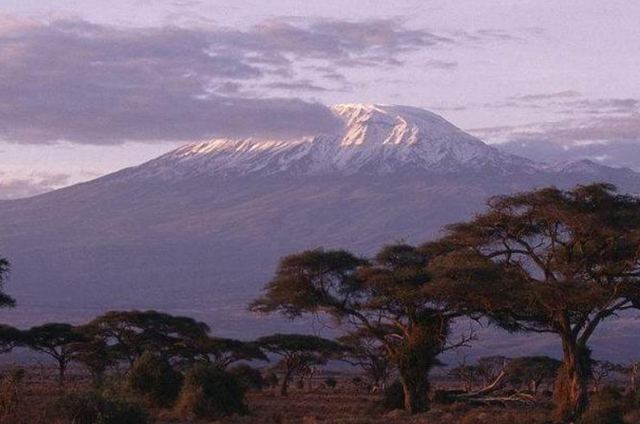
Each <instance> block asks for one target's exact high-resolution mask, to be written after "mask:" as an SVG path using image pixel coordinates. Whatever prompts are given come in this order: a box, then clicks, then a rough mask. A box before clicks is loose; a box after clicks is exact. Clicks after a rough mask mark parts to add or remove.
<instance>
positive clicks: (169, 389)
mask: <svg viewBox="0 0 640 424" xmlns="http://www.w3.org/2000/svg"><path fill="white" fill-rule="evenodd" d="M181 386H182V375H181V374H180V373H179V372H178V371H176V370H174V369H173V368H172V367H171V365H170V364H169V362H168V361H166V360H165V359H163V358H160V357H159V356H156V355H153V354H150V353H145V354H143V355H142V356H141V357H140V358H138V360H137V361H136V362H134V364H133V367H131V372H130V373H129V389H130V390H131V392H132V393H133V394H134V395H136V396H139V397H140V398H141V399H143V400H144V401H145V402H146V403H147V404H149V405H150V406H154V407H168V406H172V405H173V404H174V403H175V401H176V399H177V398H178V395H179V394H180V387H181Z"/></svg>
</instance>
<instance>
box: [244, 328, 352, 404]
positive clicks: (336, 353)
mask: <svg viewBox="0 0 640 424" xmlns="http://www.w3.org/2000/svg"><path fill="white" fill-rule="evenodd" d="M256 344H257V345H258V346H260V347H261V348H262V349H264V350H265V351H267V352H269V353H272V354H274V355H277V356H279V357H280V361H279V362H278V366H279V367H280V368H281V370H282V379H281V383H280V395H281V396H287V389H288V388H289V383H290V382H291V380H292V379H293V377H295V375H296V374H298V373H300V372H302V371H304V370H305V369H307V368H308V367H312V366H314V365H324V364H326V363H327V362H328V361H329V360H330V359H338V358H339V357H340V356H341V355H342V354H343V353H344V352H345V351H346V348H345V347H344V346H342V345H341V344H340V343H337V342H335V341H333V340H328V339H323V338H321V337H317V336H311V335H307V334H273V335H271V336H264V337H261V338H259V339H258V340H257V341H256Z"/></svg>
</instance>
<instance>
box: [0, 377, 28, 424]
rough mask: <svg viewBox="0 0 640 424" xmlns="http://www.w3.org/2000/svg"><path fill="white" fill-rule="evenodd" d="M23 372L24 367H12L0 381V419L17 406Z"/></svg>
mask: <svg viewBox="0 0 640 424" xmlns="http://www.w3.org/2000/svg"><path fill="white" fill-rule="evenodd" d="M24 374H25V372H24V369H22V368H12V369H10V370H9V371H7V373H6V374H5V375H4V376H3V378H2V383H0V419H5V418H7V417H8V416H9V415H11V414H12V413H13V412H15V410H16V408H17V407H18V403H19V400H20V388H21V386H22V380H23V379H24Z"/></svg>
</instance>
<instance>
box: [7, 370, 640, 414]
mask: <svg viewBox="0 0 640 424" xmlns="http://www.w3.org/2000/svg"><path fill="white" fill-rule="evenodd" d="M14 370H15V369H14ZM12 372H14V371H12V369H10V368H4V369H2V375H3V376H4V378H3V383H2V385H1V386H0V424H102V423H103V422H106V423H109V424H111V423H113V421H99V420H98V421H93V420H91V421H82V420H75V421H74V420H73V419H70V418H69V416H68V414H66V413H65V411H64V410H63V409H62V407H61V402H60V400H61V399H64V398H65V397H69V396H74V395H82V394H85V395H86V394H88V393H93V392H95V389H94V388H93V386H92V381H91V378H90V376H89V375H87V374H86V373H84V372H83V371H82V370H80V369H74V370H71V372H70V373H69V375H68V380H67V381H66V383H65V384H64V386H63V387H61V386H60V385H59V384H58V382H57V381H56V376H55V370H54V369H52V368H49V367H45V366H39V367H33V366H32V367H29V368H26V369H25V373H24V376H23V377H22V378H21V379H20V382H19V384H15V385H8V384H7V378H6V376H7V375H9V374H10V373H12ZM328 376H330V377H332V378H335V379H336V380H337V381H338V385H337V387H335V388H329V387H327V385H326V383H325V381H326V378H327V377H328ZM351 377H352V376H351V375H345V374H342V375H337V374H331V375H320V376H316V378H315V379H314V381H312V386H311V387H309V385H308V382H307V384H305V387H304V388H300V387H299V386H298V387H295V386H297V384H294V385H293V386H294V387H291V389H290V393H289V396H287V397H282V396H280V395H279V394H278V389H277V388H267V389H265V390H262V391H255V390H254V391H249V392H248V393H247V395H246V397H245V405H246V413H245V414H243V415H237V414H236V415H233V416H229V417H226V418H221V419H219V420H213V421H212V420H208V421H206V420H205V421H198V422H199V423H220V424H319V423H325V424H383V423H384V424H405V423H406V424H409V423H414V424H421V423H423V424H551V423H553V419H552V405H551V398H550V396H549V393H548V392H545V393H541V394H540V395H539V396H538V397H537V398H536V401H535V402H534V403H531V404H529V405H509V406H504V405H502V406H496V405H493V406H488V405H477V404H470V403H467V402H454V403H438V402H434V403H433V406H432V409H431V411H429V412H427V413H423V414H417V415H414V416H409V415H406V414H405V413H404V412H403V411H401V410H398V409H395V410H389V409H385V407H384V406H383V405H382V401H383V397H382V395H379V394H371V393H370V391H369V389H368V388H366V387H364V386H363V385H355V384H354V383H353V382H352V380H351ZM455 388H457V386H456V383H455V382H451V381H449V380H439V379H435V381H434V390H433V391H434V392H435V391H438V390H443V389H444V390H450V389H455ZM100 393H101V394H103V395H104V396H106V397H108V398H112V399H116V398H120V399H126V400H127V401H132V402H134V403H135V402H138V401H137V400H136V399H135V398H134V397H133V396H132V395H130V394H128V393H127V389H126V387H125V384H124V378H123V376H122V375H118V373H116V374H114V375H111V377H110V378H109V379H108V381H107V382H106V383H105V384H104V386H103V388H102V389H101V390H100ZM600 393H601V394H592V411H591V412H588V413H587V414H586V415H585V417H584V418H583V419H582V420H581V421H579V424H640V408H639V406H640V403H639V402H638V400H637V399H636V398H635V397H633V396H629V395H624V394H623V393H624V390H620V392H619V393H621V394H620V395H618V394H614V395H612V394H611V392H610V391H609V390H608V389H602V390H601V392H600ZM145 409H146V410H147V411H148V413H149V417H148V420H146V421H145V423H148V424H151V423H155V424H194V423H196V422H197V421H193V420H185V419H181V418H180V417H179V415H178V414H177V413H176V411H175V408H170V407H166V408H159V407H148V406H146V407H145ZM139 422H140V421H136V420H132V421H128V420H127V421H116V423H117V424H130V423H134V424H137V423H139Z"/></svg>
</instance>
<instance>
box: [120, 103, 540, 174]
mask: <svg viewBox="0 0 640 424" xmlns="http://www.w3.org/2000/svg"><path fill="white" fill-rule="evenodd" d="M331 110H332V111H333V113H334V114H335V115H336V116H337V117H338V118H340V119H341V120H342V121H343V123H344V125H343V129H342V131H340V132H339V133H337V134H324V135H320V136H316V137H307V138H302V139H298V140H261V139H240V140H231V139H214V140H210V141H203V142H198V143H193V144H188V145H186V146H184V147H181V148H179V149H177V150H174V151H172V152H170V153H168V154H166V155H164V156H161V157H160V158H158V159H156V160H153V161H151V162H150V163H148V164H147V165H146V166H144V167H141V168H138V169H136V170H135V171H134V172H132V173H131V176H134V177H140V176H148V177H154V178H170V179H173V178H180V177H185V176H190V175H193V174H194V173H204V174H208V175H216V176H244V175H273V174H278V173H289V174H295V175H335V174H345V175H349V174H357V173H368V174H389V173H394V172H407V171H416V170H422V171H428V172H437V173H451V172H459V171H460V170H461V169H485V170H486V169H487V168H493V169H494V170H501V171H503V172H510V171H517V172H526V171H531V170H532V169H534V168H535V164H534V163H532V162H531V161H529V160H527V159H523V158H520V157H517V156H513V155H510V154H507V153H504V152H502V151H500V150H498V149H495V148H493V147H491V146H488V145H486V144H485V143H483V142H482V141H480V140H479V139H477V138H475V137H473V136H471V135H469V134H467V133H465V132H464V131H462V130H461V129H459V128H457V127H456V126H454V125H453V124H451V123H450V122H448V121H447V120H445V119H444V118H442V117H441V116H438V115H436V114H434V113H431V112H429V111H426V110H423V109H418V108H414V107H408V106H387V105H363V104H344V105H336V106H333V107H332V108H331Z"/></svg>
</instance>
